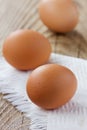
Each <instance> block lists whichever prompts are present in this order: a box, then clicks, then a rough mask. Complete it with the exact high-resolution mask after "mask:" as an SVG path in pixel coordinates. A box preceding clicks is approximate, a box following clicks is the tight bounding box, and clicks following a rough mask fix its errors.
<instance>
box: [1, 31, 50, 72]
mask: <svg viewBox="0 0 87 130" xmlns="http://www.w3.org/2000/svg"><path fill="white" fill-rule="evenodd" d="M50 53H51V45H50V43H49V41H48V40H47V39H46V38H45V37H44V36H43V35H42V34H40V33H38V32H36V31H33V30H18V31H15V32H13V33H12V34H11V35H10V36H8V38H7V39H6V40H5V42H4V45H3V55H4V57H5V59H6V60H7V61H8V63H9V64H11V65H12V66H14V67H15V68H17V69H20V70H29V69H34V68H36V67H38V66H40V65H42V64H45V63H46V62H47V60H48V58H49V56H50Z"/></svg>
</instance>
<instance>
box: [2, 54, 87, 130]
mask: <svg viewBox="0 0 87 130" xmlns="http://www.w3.org/2000/svg"><path fill="white" fill-rule="evenodd" d="M49 62H50V63H56V64H60V65H64V66H66V67H68V68H69V69H71V70H72V71H73V72H74V74H75V75H76V77H77V79H78V89H77V92H76V94H75V95H74V97H73V98H72V99H71V100H70V101H69V102H68V103H66V104H65V105H64V106H62V107H60V108H59V109H55V110H50V111H46V110H43V109H41V108H39V107H37V106H36V105H34V104H33V103H32V102H31V101H30V100H29V99H28V97H27V94H26V81H27V79H28V77H29V75H30V73H31V72H32V71H19V70H16V69H15V68H13V67H12V66H10V65H9V64H8V63H7V62H6V61H5V59H4V58H3V57H0V92H1V93H3V94H5V96H4V98H6V99H7V100H8V101H10V102H11V103H12V104H13V105H14V106H15V107H17V109H18V110H20V111H21V112H24V113H25V115H26V116H27V117H29V118H30V119H31V127H30V129H31V130H86V129H87V61H86V60H83V59H78V58H73V57H68V56H63V55H58V54H54V53H53V54H51V57H50V59H49Z"/></svg>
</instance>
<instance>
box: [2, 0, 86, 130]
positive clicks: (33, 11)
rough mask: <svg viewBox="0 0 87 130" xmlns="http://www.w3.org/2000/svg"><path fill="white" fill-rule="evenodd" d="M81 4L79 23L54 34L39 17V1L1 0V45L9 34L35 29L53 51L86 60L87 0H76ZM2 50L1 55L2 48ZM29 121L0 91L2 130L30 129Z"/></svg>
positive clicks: (79, 5) (79, 7) (78, 4)
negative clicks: (44, 37) (47, 40)
mask: <svg viewBox="0 0 87 130" xmlns="http://www.w3.org/2000/svg"><path fill="white" fill-rule="evenodd" d="M74 1H75V2H76V4H77V6H78V10H79V14H80V20H79V24H78V26H77V27H76V28H75V29H74V30H73V31H72V32H69V33H66V34H55V33H53V32H52V31H50V30H49V29H48V28H47V27H46V26H44V25H43V23H42V22H41V21H40V19H39V15H38V11H37V5H38V2H39V0H32V1H31V0H26V1H25V0H15V1H14V0H0V48H2V45H3V41H4V40H5V38H6V37H7V36H8V34H9V33H11V32H12V31H15V30H16V29H20V28H22V29H23V28H28V29H31V28H32V29H35V30H37V31H38V32H41V33H42V34H43V35H45V36H46V37H47V38H48V39H49V41H50V43H51V45H52V49H53V52H55V53H60V54H63V55H69V56H74V57H78V58H83V59H87V17H86V16H87V7H86V6H87V0H74ZM0 53H1V55H2V52H1V49H0ZM29 123H30V121H29V119H27V118H26V117H25V116H24V114H23V113H21V112H19V111H18V110H17V109H16V108H15V107H14V106H12V105H11V103H9V102H8V101H6V100H4V99H3V95H2V94H0V130H29V128H28V125H29Z"/></svg>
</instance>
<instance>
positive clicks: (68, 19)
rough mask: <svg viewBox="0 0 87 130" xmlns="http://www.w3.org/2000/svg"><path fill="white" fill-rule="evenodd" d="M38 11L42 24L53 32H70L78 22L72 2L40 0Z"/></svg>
mask: <svg viewBox="0 0 87 130" xmlns="http://www.w3.org/2000/svg"><path fill="white" fill-rule="evenodd" d="M38 11H39V15H40V18H41V20H42V21H43V23H44V24H45V25H46V26H47V27H48V28H49V29H51V30H52V31H54V32H59V33H66V32H69V31H72V30H73V29H74V28H75V27H76V25H77V23H78V21H79V13H78V9H77V6H76V4H75V3H74V2H73V1H72V0H41V2H40V4H39V7H38Z"/></svg>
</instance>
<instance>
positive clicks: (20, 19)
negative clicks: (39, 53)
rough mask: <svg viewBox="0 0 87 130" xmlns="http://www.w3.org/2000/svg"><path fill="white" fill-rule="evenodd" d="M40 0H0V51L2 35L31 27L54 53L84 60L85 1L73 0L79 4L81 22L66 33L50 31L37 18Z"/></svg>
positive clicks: (86, 34) (86, 44)
mask: <svg viewBox="0 0 87 130" xmlns="http://www.w3.org/2000/svg"><path fill="white" fill-rule="evenodd" d="M39 1H40V0H0V52H1V47H2V44H3V42H4V40H5V38H6V37H7V36H8V35H9V34H10V33H11V32H13V31H15V30H17V29H34V30H36V31H38V32H41V33H42V34H43V35H44V36H46V37H47V38H48V39H49V41H50V43H51V44H52V49H53V52H55V53H60V54H63V55H69V56H74V57H79V58H84V59H87V17H86V16H87V9H86V8H87V7H86V6H87V0H74V1H75V3H76V4H77V6H78V10H79V14H80V21H79V24H78V25H77V26H76V28H75V29H74V30H73V31H72V32H69V33H66V34H56V33H53V32H52V31H50V30H49V29H48V28H47V27H46V26H45V25H44V24H43V23H42V22H41V20H40V18H39V14H38V2H39Z"/></svg>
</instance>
